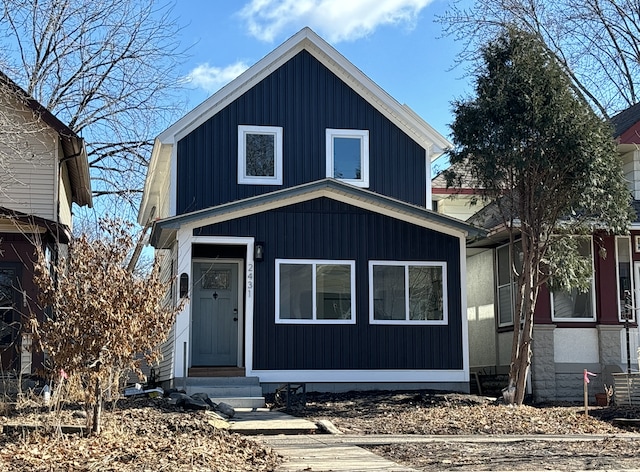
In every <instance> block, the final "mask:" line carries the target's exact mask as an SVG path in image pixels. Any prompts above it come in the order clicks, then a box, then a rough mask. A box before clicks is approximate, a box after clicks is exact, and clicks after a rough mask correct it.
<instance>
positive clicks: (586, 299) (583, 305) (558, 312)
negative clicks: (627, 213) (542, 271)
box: [551, 238, 595, 321]
mask: <svg viewBox="0 0 640 472" xmlns="http://www.w3.org/2000/svg"><path fill="white" fill-rule="evenodd" d="M578 251H579V252H580V255H582V256H585V257H588V258H589V259H590V260H591V264H592V269H591V273H592V274H593V247H592V241H591V238H580V240H579V243H578ZM593 285H594V279H593V275H592V276H591V284H590V288H589V290H588V291H587V292H580V291H578V290H577V289H573V290H571V291H570V292H565V291H555V292H552V293H551V313H552V317H551V318H552V320H553V321H594V320H595V310H594V299H593V298H594V293H595V288H594V286H593Z"/></svg>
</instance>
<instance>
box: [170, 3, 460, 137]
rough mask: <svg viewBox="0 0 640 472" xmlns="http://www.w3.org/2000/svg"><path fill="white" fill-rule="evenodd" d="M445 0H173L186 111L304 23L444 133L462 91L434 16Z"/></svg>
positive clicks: (454, 48) (449, 44) (452, 48)
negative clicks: (183, 55)
mask: <svg viewBox="0 0 640 472" xmlns="http://www.w3.org/2000/svg"><path fill="white" fill-rule="evenodd" d="M448 5H449V1H448V0H244V1H233V0H177V1H176V6H175V10H174V12H175V14H176V15H177V16H178V17H179V19H178V22H179V23H180V24H181V25H184V29H183V30H182V32H181V34H180V38H179V40H180V41H181V43H182V45H183V46H185V47H188V48H189V51H188V52H189V57H188V59H187V61H186V62H185V64H184V66H183V67H184V71H182V72H183V74H184V76H186V77H188V78H189V80H190V82H189V92H188V97H187V98H188V108H189V109H191V108H193V107H195V106H196V105H198V104H199V103H200V102H202V101H203V100H205V99H206V98H207V97H208V96H210V95H211V94H213V93H214V92H215V91H216V90H218V89H219V88H220V87H221V86H223V85H224V84H226V83H227V82H229V81H230V80H232V79H233V78H234V77H236V76H237V75H238V74H240V73H241V72H242V71H243V70H245V69H246V68H247V67H249V66H251V65H253V64H254V63H256V62H257V61H258V60H260V59H261V58H262V57H263V56H265V55H266V54H268V53H269V52H270V51H271V50H273V49H274V48H276V47H277V46H278V45H279V44H281V43H282V42H283V41H285V40H286V39H287V38H289V37H290V36H292V35H293V34H295V33H296V32H297V31H299V30H300V29H302V28H303V27H305V26H309V27H311V28H312V29H313V30H314V31H315V32H316V33H318V34H319V35H320V36H322V37H323V38H324V39H325V40H327V41H328V42H329V43H330V44H331V45H333V46H334V47H335V48H336V49H337V50H338V51H340V53H341V54H343V55H344V56H345V57H346V58H347V59H348V60H349V61H351V62H352V63H353V64H354V65H355V66H357V67H358V68H359V69H360V70H362V71H363V72H364V73H365V74H366V75H367V76H369V77H370V78H371V79H372V80H373V81H375V82H376V83H377V84H378V85H379V86H381V87H382V88H383V89H385V90H386V91H387V92H388V93H389V94H391V95H392V96H393V97H394V98H395V99H396V100H398V101H399V102H400V103H406V104H407V105H409V106H410V107H411V108H412V109H413V110H414V111H416V112H417V113H418V114H419V115H420V116H422V118H424V119H425V120H426V121H427V122H428V123H429V124H430V125H431V126H433V127H434V128H435V129H436V130H438V131H439V132H440V133H442V134H443V135H445V136H446V137H449V127H448V125H449V124H450V123H451V122H452V121H453V115H452V113H451V101H452V100H454V99H456V98H461V97H465V96H467V95H468V94H469V93H470V86H469V80H468V79H467V78H465V77H464V69H463V68H462V67H457V68H454V69H453V70H451V69H452V67H453V66H454V59H455V55H456V53H457V52H458V50H459V47H460V45H459V44H456V43H455V42H454V41H453V39H452V38H444V37H442V32H441V26H440V25H439V24H438V23H436V22H435V21H434V20H435V18H436V16H437V15H440V14H442V13H443V12H444V11H445V10H446V9H447V8H448Z"/></svg>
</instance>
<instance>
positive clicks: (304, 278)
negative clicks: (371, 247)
mask: <svg viewBox="0 0 640 472" xmlns="http://www.w3.org/2000/svg"><path fill="white" fill-rule="evenodd" d="M354 287H355V262H354V261H318V260H292V259H276V323H299V324H304V323H318V324H323V323H324V324H327V323H329V324H353V323H355V322H356V317H355V306H356V305H355V291H354Z"/></svg>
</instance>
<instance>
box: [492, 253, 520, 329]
mask: <svg viewBox="0 0 640 472" xmlns="http://www.w3.org/2000/svg"><path fill="white" fill-rule="evenodd" d="M521 247H522V243H521V242H520V241H516V242H515V248H514V252H515V260H514V259H513V258H512V256H511V248H510V247H509V245H508V244H506V245H504V246H500V247H499V248H498V249H497V250H496V271H497V273H496V279H497V282H498V283H497V287H498V326H509V325H513V318H514V314H513V313H514V309H515V300H516V295H517V290H518V279H517V276H516V274H514V273H513V269H514V268H515V270H516V272H517V273H520V271H521V270H522V261H521V260H520V259H521V258H520V257H519V256H520V254H521V252H522V250H521Z"/></svg>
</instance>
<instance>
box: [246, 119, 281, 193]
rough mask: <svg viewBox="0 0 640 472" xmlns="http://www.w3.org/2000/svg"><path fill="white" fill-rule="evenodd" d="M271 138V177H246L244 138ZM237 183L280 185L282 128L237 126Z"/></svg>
mask: <svg viewBox="0 0 640 472" xmlns="http://www.w3.org/2000/svg"><path fill="white" fill-rule="evenodd" d="M248 134H260V135H266V136H273V141H274V143H273V145H274V149H273V160H274V162H273V172H274V175H273V176H251V175H247V155H246V144H247V141H246V136H247V135H248ZM238 183H239V184H250V185H282V127H280V126H253V125H238Z"/></svg>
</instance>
